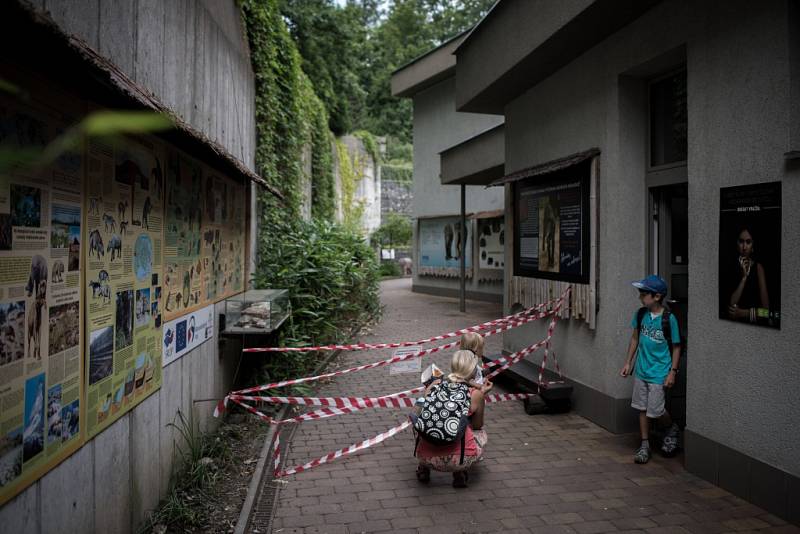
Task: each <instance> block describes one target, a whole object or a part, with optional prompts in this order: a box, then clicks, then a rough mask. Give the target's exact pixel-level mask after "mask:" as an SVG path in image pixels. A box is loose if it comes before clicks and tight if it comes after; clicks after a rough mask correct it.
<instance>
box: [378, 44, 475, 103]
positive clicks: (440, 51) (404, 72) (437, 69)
mask: <svg viewBox="0 0 800 534" xmlns="http://www.w3.org/2000/svg"><path fill="white" fill-rule="evenodd" d="M466 36H467V32H462V33H460V34H458V35H456V36H455V37H453V38H452V39H450V40H448V41H445V42H444V43H442V44H441V45H439V46H437V47H436V48H434V49H433V50H430V51H428V52H426V53H424V54H423V55H421V56H419V57H418V58H416V59H413V60H411V61H410V62H408V63H406V64H405V65H403V66H402V67H400V68H399V69H397V70H396V71H394V72H393V73H392V96H397V97H412V96H414V95H415V94H417V93H419V92H420V91H422V90H424V89H427V88H428V87H431V86H433V85H435V84H437V83H439V82H440V81H442V80H444V79H446V78H449V77H452V76H453V75H454V74H455V68H456V56H454V55H453V51H454V50H455V49H456V47H457V46H458V45H459V44H461V41H463V40H464V38H465V37H466Z"/></svg>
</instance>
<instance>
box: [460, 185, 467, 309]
mask: <svg viewBox="0 0 800 534" xmlns="http://www.w3.org/2000/svg"><path fill="white" fill-rule="evenodd" d="M466 197H467V186H466V185H465V184H461V231H460V232H459V234H461V254H460V258H459V259H460V261H461V292H460V295H459V297H460V298H459V309H460V310H461V312H462V313H464V312H465V311H467V304H466V298H467V276H466V275H467V259H466V256H467V198H466Z"/></svg>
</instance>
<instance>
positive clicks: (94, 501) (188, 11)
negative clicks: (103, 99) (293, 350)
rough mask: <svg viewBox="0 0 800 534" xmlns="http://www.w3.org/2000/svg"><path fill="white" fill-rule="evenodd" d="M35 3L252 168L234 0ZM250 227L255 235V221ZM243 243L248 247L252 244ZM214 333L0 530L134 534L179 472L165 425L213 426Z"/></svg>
mask: <svg viewBox="0 0 800 534" xmlns="http://www.w3.org/2000/svg"><path fill="white" fill-rule="evenodd" d="M32 4H33V5H34V7H36V8H37V9H39V10H47V11H49V12H50V14H51V16H52V17H53V18H54V19H55V21H56V22H57V23H58V24H59V25H60V26H61V27H62V28H63V29H64V30H65V31H67V32H70V33H73V34H75V35H77V36H79V37H81V38H82V39H84V40H86V41H87V42H89V43H90V45H91V46H92V47H94V48H95V49H96V50H98V51H100V53H101V54H103V55H105V56H106V57H108V58H109V59H111V60H112V61H113V62H114V63H115V64H116V65H117V66H118V67H119V68H120V69H121V70H123V71H124V72H125V73H126V74H128V75H129V76H130V77H131V78H133V79H135V80H136V81H137V82H138V83H139V85H141V86H143V87H145V88H146V89H147V90H149V91H151V92H152V93H154V94H155V95H156V96H158V97H159V99H160V100H161V101H162V102H163V103H164V104H166V105H167V106H169V107H171V108H172V109H173V110H174V111H175V112H176V113H177V114H178V115H180V116H181V117H183V118H184V119H185V120H186V121H187V122H189V123H190V124H192V125H193V126H194V127H196V128H198V129H199V130H201V131H202V132H203V133H204V134H205V135H206V136H208V137H209V138H210V139H213V140H216V141H217V142H219V143H220V144H222V145H224V146H225V148H227V150H229V151H230V153H231V154H232V155H233V156H234V157H237V158H239V159H240V160H241V161H242V162H243V163H244V164H245V165H246V166H247V167H249V168H251V169H252V168H253V158H254V146H255V125H254V113H253V105H254V104H253V75H252V71H251V70H250V63H249V57H248V53H247V45H246V41H245V38H244V35H243V33H242V27H241V22H240V19H239V14H238V9H237V8H236V5H235V4H234V2H232V1H231V2H227V1H226V2H216V1H207V2H200V1H191V0H181V1H178V0H176V1H174V2H173V1H170V2H160V1H149V0H132V1H122V0H120V1H112V0H109V1H105V0H102V1H98V0H95V1H89V0H79V1H66V0H64V1H61V0H47V1H45V0H38V1H36V2H32ZM40 68H41V71H39V72H37V74H39V75H41V76H43V77H44V76H46V75H47V74H48V71H47V69H46V68H44V67H40ZM17 74H18V73H14V75H15V76H16V75H17ZM10 78H11V79H14V78H13V77H10ZM53 86H58V84H57V83H55V82H54V84H53V85H51V86H46V85H45V84H42V85H41V86H38V87H35V88H32V89H35V91H34V92H35V93H36V97H37V98H39V97H45V98H46V97H47V95H46V94H43V93H47V92H48V91H51V92H52V91H53ZM74 91H75V88H74V87H70V86H69V85H68V84H64V86H63V87H61V91H60V93H59V95H58V96H59V98H61V97H63V98H66V97H65V96H64V95H63V94H61V93H64V94H69V95H70V98H73V97H74V98H76V99H80V102H77V101H76V104H75V105H76V109H77V106H80V109H84V108H85V102H84V100H91V98H92V95H86V94H77V93H75V92H74ZM40 93H42V94H40ZM252 208H254V204H251V209H252ZM248 227H249V228H250V229H251V234H250V235H251V236H252V235H254V230H255V224H254V221H253V220H252V219H251V221H249V222H248ZM249 248H250V250H251V251H253V250H254V241H253V240H251V243H250V246H249ZM252 258H253V256H251V261H252ZM220 313H224V304H223V303H218V304H216V305H215V318H216V317H219V314H220ZM215 328H216V331H215V333H214V336H213V337H212V339H210V340H209V341H207V342H206V343H204V344H203V345H200V346H199V347H197V348H195V349H194V350H192V351H190V352H188V353H187V354H185V355H184V356H183V357H181V358H180V359H179V360H177V361H175V362H174V363H172V364H170V365H169V366H167V367H166V368H164V369H163V370H162V371H163V375H162V376H163V382H162V386H161V389H159V390H158V391H156V392H155V393H153V394H152V395H151V396H149V397H148V398H147V399H145V400H144V401H143V402H142V403H141V404H139V405H138V406H136V408H134V409H133V410H132V411H130V412H129V413H127V414H125V415H123V416H122V417H121V418H120V419H119V420H118V421H116V422H114V423H113V424H112V425H111V426H109V427H108V428H107V429H106V430H104V431H103V432H102V433H100V434H99V435H98V436H96V437H95V438H94V439H92V440H90V441H88V442H86V443H85V444H84V446H83V447H82V448H81V449H79V450H78V451H77V452H75V453H74V454H73V455H72V456H70V457H68V458H67V459H65V460H64V461H63V462H61V463H60V464H59V465H58V466H56V467H55V468H53V469H52V470H51V471H49V472H48V473H47V474H45V475H44V476H42V477H41V478H40V479H39V480H37V481H36V482H34V483H33V484H31V485H30V486H29V487H28V488H26V489H25V490H24V491H22V492H21V493H20V494H19V495H17V496H16V497H15V498H13V499H12V500H10V501H9V502H7V503H6V504H5V505H3V506H2V507H0V525H2V527H0V531H2V532H25V533H34V534H38V533H51V532H53V533H54V532H115V533H123V534H124V533H129V532H137V531H138V528H139V526H140V525H141V524H142V522H143V521H144V520H145V519H146V518H147V516H148V514H149V513H150V512H151V511H153V510H154V509H155V508H156V507H157V505H158V502H159V500H160V499H161V498H163V497H164V496H165V495H166V493H167V490H168V487H169V482H170V477H171V476H172V474H173V472H174V470H175V469H177V468H178V467H179V466H178V465H177V464H176V461H177V458H179V456H180V454H179V453H178V451H177V450H176V446H182V447H185V446H186V444H185V443H183V442H182V441H181V439H182V438H181V436H180V433H179V432H178V430H176V429H175V428H173V427H171V426H169V425H170V424H171V423H178V418H177V416H178V412H179V411H180V412H181V413H182V414H184V416H185V417H187V418H188V419H189V420H190V421H192V423H193V424H194V425H196V426H197V428H198V429H199V430H200V431H203V432H205V431H210V430H213V429H214V428H215V427H216V425H218V424H219V421H218V420H217V419H214V418H213V417H212V412H213V408H214V404H215V402H216V400H214V399H220V398H222V397H223V396H224V395H225V394H226V393H227V392H228V391H229V390H230V386H231V384H232V382H233V379H234V373H235V370H236V368H237V363H238V361H239V358H240V357H241V352H240V351H239V350H238V347H237V346H235V344H232V345H228V346H227V348H226V349H224V350H223V349H222V348H221V347H222V345H221V344H220V342H221V338H220V337H219V335H218V328H219V324H216V325H215Z"/></svg>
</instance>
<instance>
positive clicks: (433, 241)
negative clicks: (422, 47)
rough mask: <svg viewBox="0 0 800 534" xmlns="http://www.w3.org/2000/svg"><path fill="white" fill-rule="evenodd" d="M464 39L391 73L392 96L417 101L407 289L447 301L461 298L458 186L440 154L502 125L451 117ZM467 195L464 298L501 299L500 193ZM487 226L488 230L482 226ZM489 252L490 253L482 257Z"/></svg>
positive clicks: (479, 190) (470, 189)
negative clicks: (410, 275) (457, 63)
mask: <svg viewBox="0 0 800 534" xmlns="http://www.w3.org/2000/svg"><path fill="white" fill-rule="evenodd" d="M464 36H465V35H463V34H462V35H459V36H457V37H456V38H454V39H452V40H450V41H448V42H446V43H444V44H442V45H441V46H440V47H438V48H437V49H435V50H433V51H431V52H429V53H428V54H426V55H424V56H422V57H420V58H418V59H416V60H414V61H412V62H411V63H409V64H408V65H406V66H404V67H402V68H401V69H399V70H397V71H396V72H395V73H394V74H393V76H392V94H393V95H395V96H398V97H403V98H411V99H413V102H414V116H413V130H414V169H413V201H412V205H413V230H414V231H413V248H412V250H413V255H414V268H413V285H412V287H413V290H414V291H419V292H424V293H431V294H439V295H447V296H457V295H458V294H459V262H460V255H461V251H460V248H461V247H460V245H459V236H460V233H459V231H458V227H459V225H460V223H459V216H460V206H461V197H460V187H459V185H460V183H461V182H459V181H445V180H444V179H443V178H442V176H443V175H442V170H443V169H442V164H441V163H440V153H442V152H445V151H447V150H448V149H452V148H453V147H456V146H457V145H460V144H461V143H463V142H465V141H468V140H470V139H471V138H473V137H475V136H479V135H480V134H482V133H484V132H486V131H488V130H492V129H494V128H496V127H498V126H499V125H501V124H502V122H503V121H502V118H501V117H493V116H487V115H481V114H472V113H457V112H456V107H455V100H454V98H455V76H454V75H455V72H454V67H455V57H454V56H453V55H452V53H453V50H455V48H456V46H458V44H459V43H460V42H461V41H462V40H463V38H464ZM465 183H466V182H465ZM465 196H466V198H465V210H466V212H467V213H468V214H469V218H468V220H467V232H466V233H467V238H466V241H467V246H466V249H465V254H466V258H465V259H466V272H467V280H466V293H467V295H468V297H469V298H476V299H482V300H498V301H499V300H500V299H501V298H502V277H503V267H502V263H503V258H502V250H503V248H502V244H501V243H500V241H501V237H500V236H501V232H502V228H500V226H501V224H500V222H501V221H500V219H501V218H502V217H501V216H502V209H503V195H502V191H498V190H490V191H486V190H484V188H483V187H475V186H472V185H467V186H466V195H465ZM490 219H491V220H490ZM489 220H490V221H489ZM479 221H482V222H480V223H479ZM487 221H489V222H488V225H484V224H483V223H484V222H487ZM484 228H488V229H489V232H490V234H491V235H490V236H488V239H489V242H488V243H487V239H486V238H485V237H484V245H483V246H482V245H481V237H480V235H478V233H479V231H482V230H483V229H484ZM492 228H494V231H492ZM487 248H488V250H490V251H491V254H489V253H486V254H484V256H485V257H484V258H481V254H482V253H483V252H485V249H487ZM493 256H494V257H493ZM495 258H498V261H495ZM490 259H491V264H490V263H489V260H490Z"/></svg>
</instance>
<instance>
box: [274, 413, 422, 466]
mask: <svg viewBox="0 0 800 534" xmlns="http://www.w3.org/2000/svg"><path fill="white" fill-rule="evenodd" d="M409 426H411V421H405V422H404V423H402V424H399V425H397V426H396V427H394V428H390V429H389V430H387V431H386V432H382V433H380V434H378V435H377V436H375V437H372V438H369V439H365V440H364V441H362V442H360V443H355V444H353V445H350V446H349V447H345V448H344V449H339V450H338V451H334V452H331V453H329V454H326V455H325V456H323V457H322V458H317V459H316V460H311V461H310V462H308V463H305V464H303V465H298V466H295V467H290V468H289V469H284V470H283V471H281V472H279V473H276V474H275V476H276V477H277V478H279V477H284V476H287V475H293V474H295V473H300V472H302V471H308V470H309V469H312V468H314V467H317V466H320V465H322V464H326V463H328V462H331V461H333V460H336V459H337V458H341V457H343V456H348V455H350V454H353V453H354V452H358V451H361V450H364V449H368V448H370V447H372V446H373V445H377V444H378V443H380V442H382V441H384V440H386V439H388V438H390V437H392V436H394V435H395V434H397V433H398V432H402V431H403V430H405V429H406V428H408V427H409Z"/></svg>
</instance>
